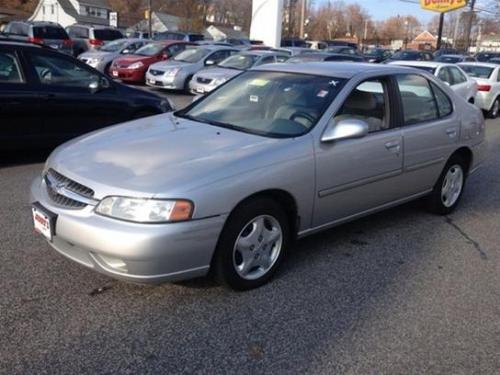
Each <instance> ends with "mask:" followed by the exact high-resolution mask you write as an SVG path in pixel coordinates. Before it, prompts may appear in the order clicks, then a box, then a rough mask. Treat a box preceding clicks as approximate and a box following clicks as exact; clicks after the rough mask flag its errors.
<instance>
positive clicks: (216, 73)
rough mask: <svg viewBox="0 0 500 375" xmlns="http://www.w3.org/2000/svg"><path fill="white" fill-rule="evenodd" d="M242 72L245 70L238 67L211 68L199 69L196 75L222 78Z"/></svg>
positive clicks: (231, 76) (228, 77)
mask: <svg viewBox="0 0 500 375" xmlns="http://www.w3.org/2000/svg"><path fill="white" fill-rule="evenodd" d="M241 73H243V71H242V70H237V69H227V68H209V69H203V70H201V71H199V72H198V73H197V74H196V75H197V76H198V77H204V78H212V79H220V78H225V79H230V78H233V77H234V76H237V75H238V74H241Z"/></svg>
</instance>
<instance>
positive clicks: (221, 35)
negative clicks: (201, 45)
mask: <svg viewBox="0 0 500 375" xmlns="http://www.w3.org/2000/svg"><path fill="white" fill-rule="evenodd" d="M205 39H213V40H226V39H248V34H247V33H245V32H243V31H242V30H241V28H239V27H238V26H235V27H234V28H232V29H231V28H229V27H222V26H215V25H211V26H209V27H207V29H206V30H205Z"/></svg>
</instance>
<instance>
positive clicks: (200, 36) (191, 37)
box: [189, 34, 205, 42]
mask: <svg viewBox="0 0 500 375" xmlns="http://www.w3.org/2000/svg"><path fill="white" fill-rule="evenodd" d="M204 39H205V37H204V36H203V34H190V35H189V41H190V42H199V41H200V40H204Z"/></svg>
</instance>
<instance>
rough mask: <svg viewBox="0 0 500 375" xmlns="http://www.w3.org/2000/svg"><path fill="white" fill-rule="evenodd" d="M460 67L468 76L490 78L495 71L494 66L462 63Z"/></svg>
mask: <svg viewBox="0 0 500 375" xmlns="http://www.w3.org/2000/svg"><path fill="white" fill-rule="evenodd" d="M460 67H461V68H462V70H463V71H464V72H465V73H467V75H468V76H470V77H474V78H490V77H491V74H492V73H493V68H490V67H487V66H477V65H460Z"/></svg>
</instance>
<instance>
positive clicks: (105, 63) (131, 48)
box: [78, 38, 150, 74]
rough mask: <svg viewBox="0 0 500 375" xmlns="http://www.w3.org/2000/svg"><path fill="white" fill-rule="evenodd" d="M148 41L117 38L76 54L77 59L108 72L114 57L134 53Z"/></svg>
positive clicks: (102, 71)
mask: <svg viewBox="0 0 500 375" xmlns="http://www.w3.org/2000/svg"><path fill="white" fill-rule="evenodd" d="M148 43H150V41H149V40H147V39H131V38H130V39H127V38H124V39H117V40H114V41H112V42H110V43H107V44H106V45H104V46H102V47H101V48H100V49H99V50H97V51H92V52H91V51H88V52H84V53H82V54H81V55H80V56H78V59H79V60H81V61H83V62H84V63H86V64H88V65H90V66H91V67H92V68H95V69H97V70H99V71H100V72H101V73H106V74H110V71H109V69H110V68H111V63H112V62H113V60H114V59H116V58H118V57H120V56H122V55H130V54H133V53H135V52H136V51H137V50H138V49H139V48H141V47H144V46H145V45H146V44H148Z"/></svg>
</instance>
